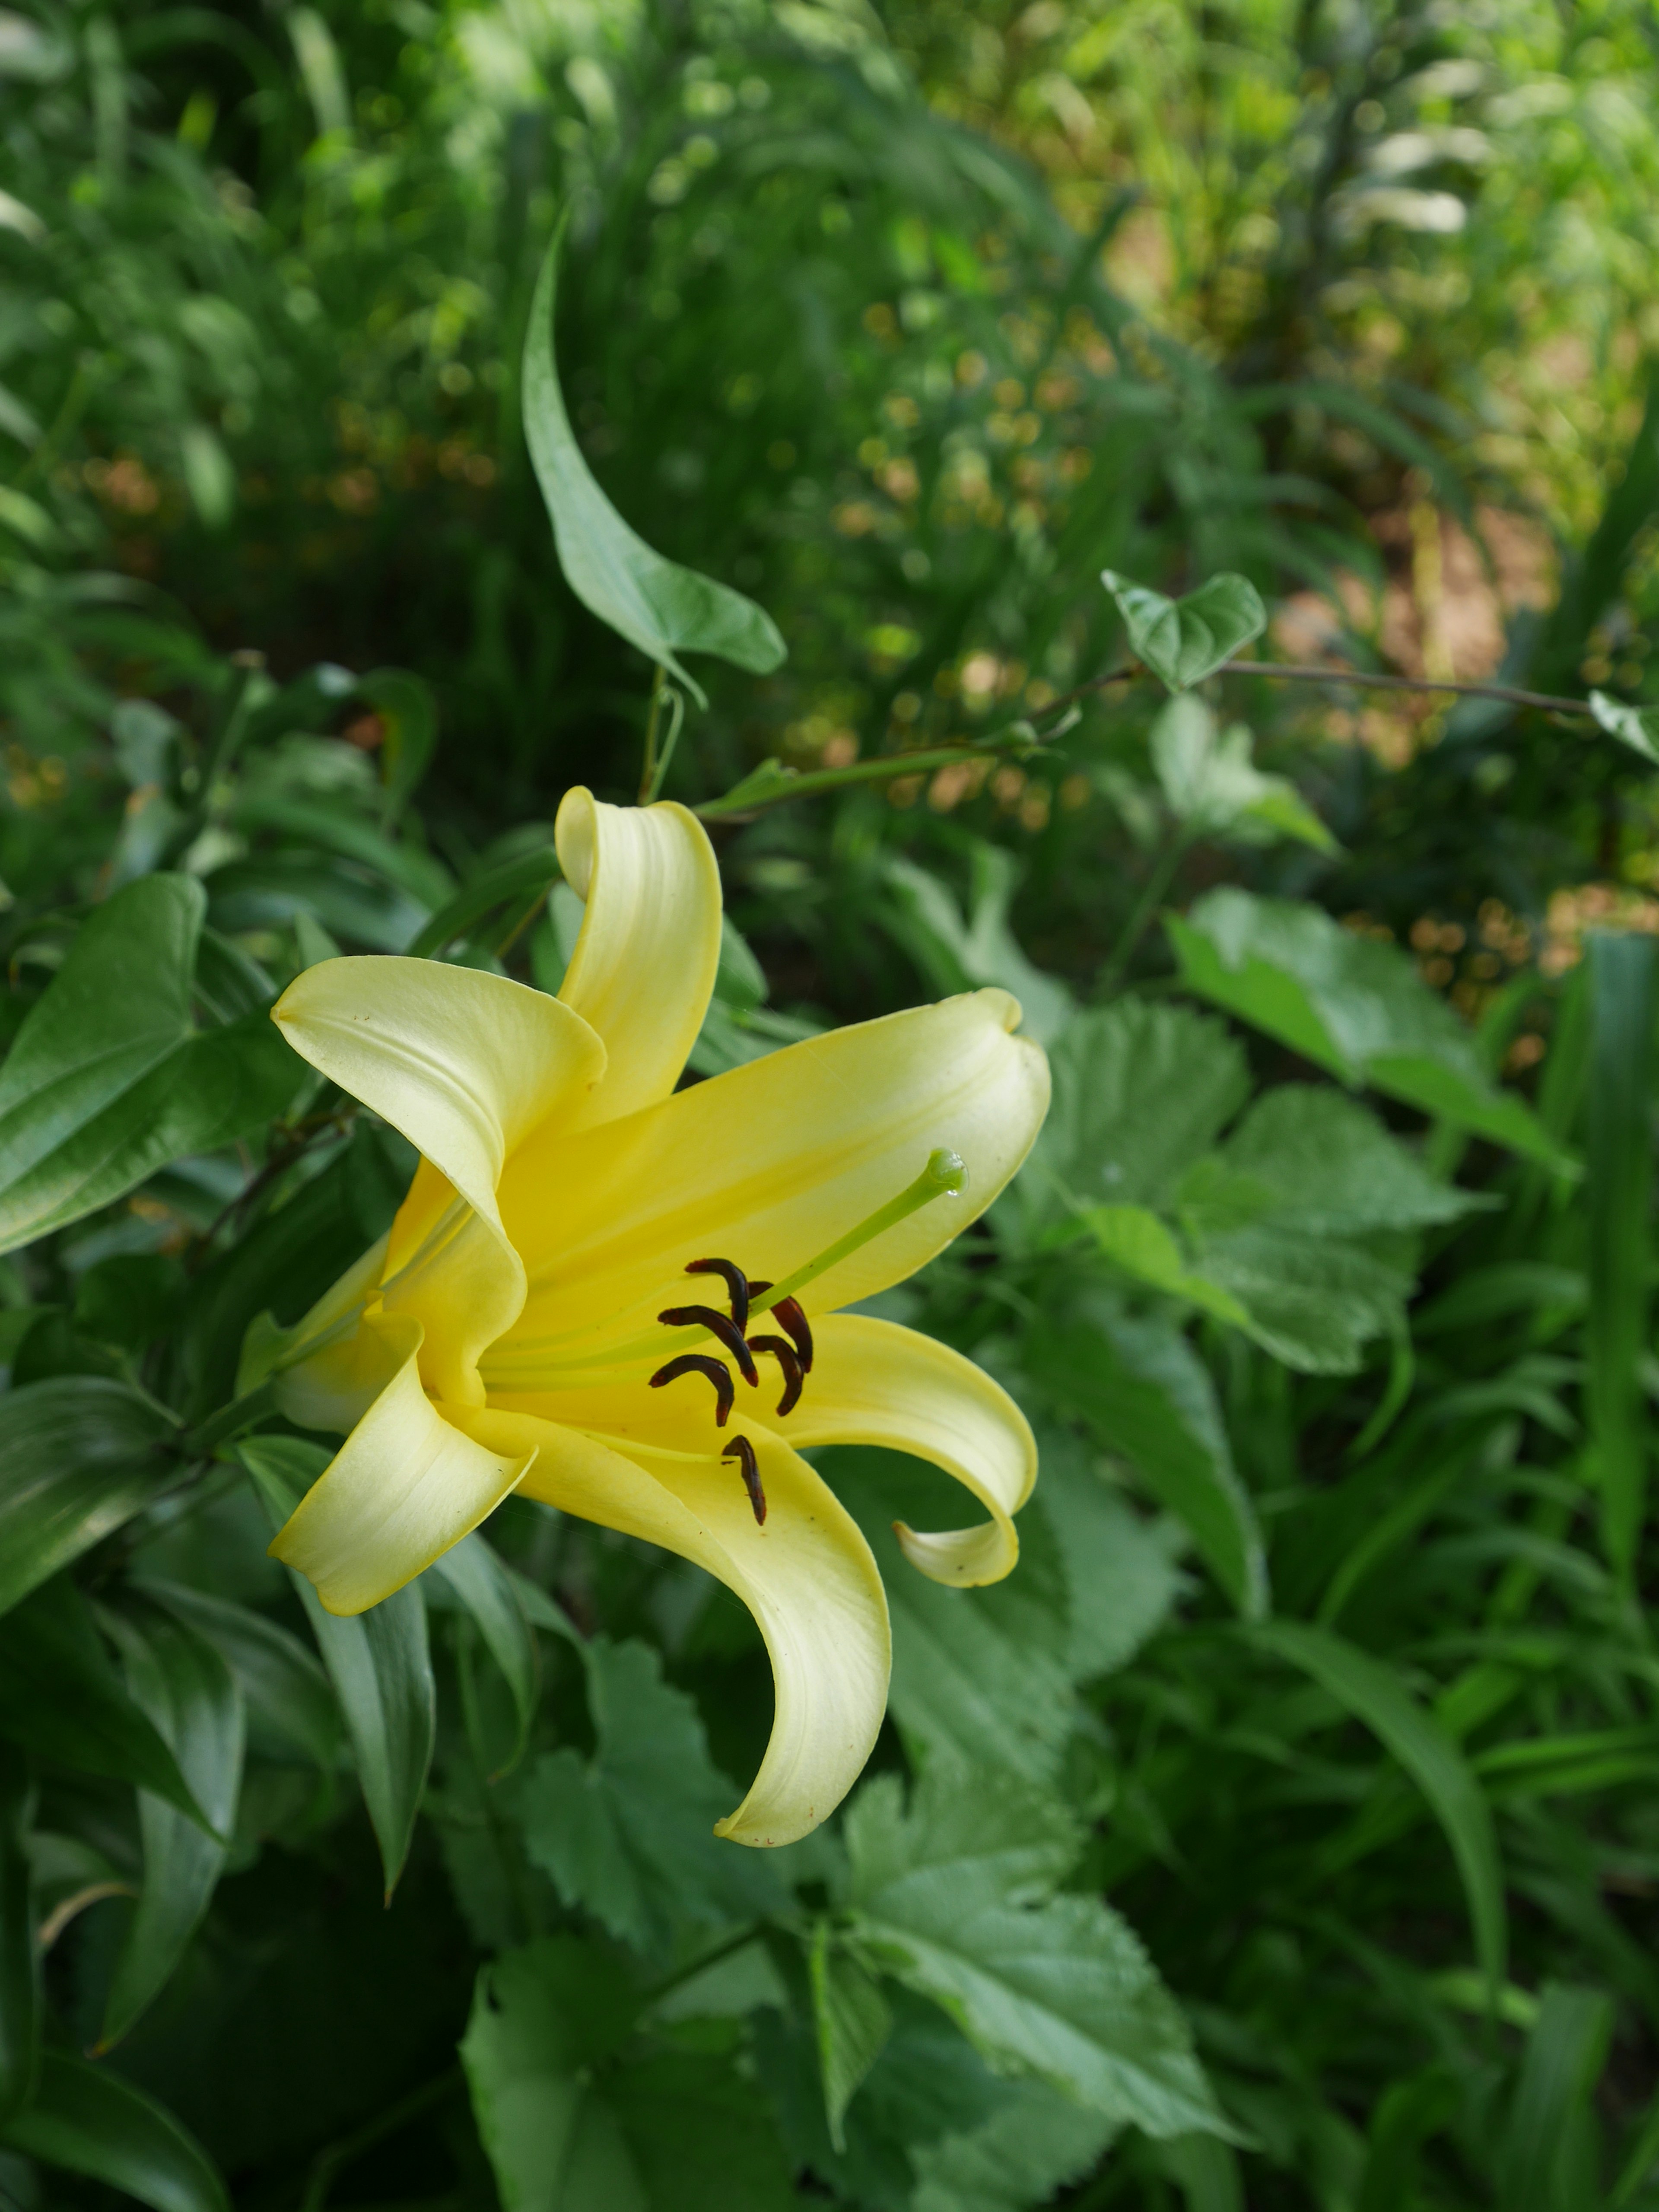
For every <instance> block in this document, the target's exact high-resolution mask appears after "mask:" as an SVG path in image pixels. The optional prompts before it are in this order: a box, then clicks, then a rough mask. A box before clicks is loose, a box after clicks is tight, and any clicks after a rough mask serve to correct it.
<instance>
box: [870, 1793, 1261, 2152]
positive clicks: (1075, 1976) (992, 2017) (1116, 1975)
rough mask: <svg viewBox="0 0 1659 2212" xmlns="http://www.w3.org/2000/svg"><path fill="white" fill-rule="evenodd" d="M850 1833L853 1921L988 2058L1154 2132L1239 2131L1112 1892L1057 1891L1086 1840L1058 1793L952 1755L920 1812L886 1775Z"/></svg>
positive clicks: (918, 1802)
mask: <svg viewBox="0 0 1659 2212" xmlns="http://www.w3.org/2000/svg"><path fill="white" fill-rule="evenodd" d="M847 1843H848V1852H849V1855H850V1860H851V1868H852V1917H851V1923H850V1925H851V1927H852V1929H853V1932H854V1935H855V1936H857V1938H858V1940H859V1941H860V1943H862V1944H863V1945H864V1946H866V1948H868V1949H869V1951H870V1952H871V1954H872V1956H874V1957H875V1958H876V1959H878V1960H879V1961H880V1963H881V1964H882V1965H883V1966H885V1967H886V1968H887V1969H888V1970H889V1971H890V1972H892V1973H894V1974H896V1976H898V1978H900V1979H901V1980H902V1981H904V1982H906V1983H908V1984H909V1986H910V1987H911V1988H912V1989H914V1990H917V1991H918V1992H919V1993H920V1994H921V1995H922V1996H927V1997H931V1998H932V1999H933V2002H935V2003H936V2004H939V2005H941V2006H942V2007H943V2008H945V2011H946V2012H948V2013H949V2014H950V2015H951V2018H952V2019H953V2020H955V2021H956V2022H957V2025H958V2026H959V2027H961V2028H962V2030H963V2033H964V2034H965V2035H966V2036H967V2037H968V2038H969V2041H970V2042H972V2043H973V2044H974V2045H975V2048H976V2049H977V2050H978V2051H980V2052H981V2055H982V2056H983V2057H984V2058H985V2059H986V2060H987V2063H989V2064H990V2065H991V2066H993V2067H994V2069H998V2070H999V2071H1005V2072H1012V2073H1027V2074H1035V2075H1039V2076H1040V2077H1041V2078H1042V2079H1043V2080H1045V2081H1049V2082H1051V2083H1052V2084H1053V2085H1054V2087H1056V2088H1058V2089H1060V2090H1061V2091H1063V2092H1064V2093H1066V2094H1067V2095H1068V2096H1071V2097H1073V2098H1074V2099H1075V2100H1077V2102H1078V2103H1079V2104H1080V2105H1083V2106H1087V2107H1088V2108H1089V2109H1090V2110H1091V2112H1097V2113H1099V2114H1100V2115H1101V2116H1102V2117H1103V2118H1106V2119H1108V2120H1110V2121H1113V2122H1115V2123H1118V2124H1133V2125H1134V2126H1137V2127H1139V2128H1141V2129H1143V2130H1145V2131H1146V2133H1147V2134H1148V2135H1151V2136H1171V2135H1180V2134H1184V2133H1186V2132H1188V2130H1194V2129H1196V2130H1206V2131H1210V2132H1218V2133H1222V2134H1225V2133H1226V2132H1227V2129H1226V2124H1225V2121H1223V2119H1222V2118H1221V2116H1220V2114H1219V2112H1218V2111H1217V2109H1216V2106H1215V2103H1214V2100H1213V2099H1212V2096H1211V2093H1210V2089H1209V2085H1208V2083H1207V2082H1206V2080H1205V2078H1204V2075H1203V2072H1202V2069H1200V2066H1199V2063H1198V2061H1197V2060H1196V2058H1195V2057H1194V2056H1193V2050H1192V2042H1191V2038H1190V2036H1189V2034H1188V2029H1187V2025H1186V2022H1185V2021H1184V2020H1183V2019H1182V2015H1181V2012H1180V2009H1179V2008H1178V2007H1177V2005H1176V2002H1175V2000H1174V1999H1173V1998H1172V1997H1171V1996H1170V1994H1169V1992H1168V1990H1166V1989H1165V1988H1164V1985H1163V1984H1162V1983H1161V1982H1160V1981H1159V1979H1158V1976H1157V1974H1156V1972H1154V1971H1153V1969H1152V1965H1151V1963H1150V1961H1149V1960H1147V1958H1146V1954H1145V1953H1144V1951H1143V1950H1142V1949H1141V1948H1140V1945H1139V1942H1137V1940H1136V1939H1135V1937H1134V1936H1133V1934H1132V1933H1131V1932H1130V1930H1129V1929H1128V1928H1127V1926H1126V1925H1125V1923H1123V1922H1122V1921H1121V1919H1119V1918H1118V1917H1117V1915H1116V1914H1115V1913H1114V1912H1112V1911H1109V1908H1108V1907H1107V1906H1106V1905H1103V1903H1102V1902H1101V1901H1100V1900H1099V1899H1097V1898H1095V1897H1085V1896H1079V1895H1075V1894H1072V1893H1056V1891H1057V1885H1058V1883H1059V1882H1060V1881H1061V1880H1062V1879H1063V1878H1064V1875H1066V1871H1067V1870H1068V1869H1069V1867H1070V1865H1071V1863H1072V1861H1073V1858H1074V1857H1075V1856H1076V1853H1077V1849H1078V1844H1079V1838H1078V1835H1077V1832H1076V1831H1075V1828H1074V1826H1073V1819H1072V1815H1071V1814H1070V1813H1069V1812H1068V1811H1067V1810H1066V1808H1065V1807H1063V1806H1062V1805H1060V1803H1059V1802H1058V1801H1057V1800H1055V1799H1054V1798H1053V1797H1051V1796H1048V1795H1046V1794H1045V1793H1043V1792H1041V1791H1037V1790H1032V1789H1031V1788H1030V1786H1029V1785H1027V1784H1024V1783H1021V1782H1018V1781H1017V1780H1015V1779H1014V1778H1012V1777H1011V1776H1008V1775H1003V1774H996V1773H992V1772H988V1771H987V1772H981V1773H974V1772H971V1771H963V1770H961V1769H957V1768H952V1767H950V1766H947V1765H938V1766H935V1767H933V1768H930V1769H929V1770H928V1771H927V1773H925V1774H924V1775H923V1777H922V1778H921V1782H920V1783H919V1784H917V1787H916V1790H915V1798H914V1801H913V1803H912V1805H911V1807H910V1809H909V1811H908V1813H907V1812H906V1810H905V1808H904V1802H903V1796H902V1789H901V1785H900V1784H899V1782H898V1780H897V1778H896V1777H893V1776H885V1775H884V1776H882V1777H880V1778H878V1779H877V1780H876V1781H874V1782H869V1783H866V1784H865V1785H864V1787H863V1789H862V1790H860V1793H859V1795H858V1796H857V1797H856V1798H855V1799H854V1803H853V1807H852V1809H851V1811H850V1812H849V1814H848V1820H847Z"/></svg>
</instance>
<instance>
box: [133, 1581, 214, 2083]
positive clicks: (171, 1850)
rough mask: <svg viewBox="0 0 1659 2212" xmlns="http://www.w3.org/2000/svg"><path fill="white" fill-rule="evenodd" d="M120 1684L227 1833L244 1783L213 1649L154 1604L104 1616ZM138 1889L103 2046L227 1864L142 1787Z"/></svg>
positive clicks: (179, 1946)
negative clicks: (121, 1669)
mask: <svg viewBox="0 0 1659 2212" xmlns="http://www.w3.org/2000/svg"><path fill="white" fill-rule="evenodd" d="M111 1627H112V1632H113V1634H114V1636H115V1638H116V1640H117V1642H118V1644H119V1645H120V1648H121V1654H122V1658H123V1661H124V1663H125V1668H126V1676H127V1683H128V1686H129V1688H130V1689H131V1692H132V1695H133V1698H134V1700H135V1702H136V1703H137V1705H139V1706H140V1707H141V1708H142V1709H143V1711H145V1712H146V1713H148V1714H149V1717H150V1719H151V1720H152V1721H153V1722H154V1723H155V1727H156V1729H157V1731H158V1733H159V1734H160V1735H161V1736H162V1737H163V1738H164V1739H165V1740H166V1741H167V1744H168V1745H169V1746H170V1747H171V1749H172V1752H173V1757H174V1758H175V1759H177V1760H178V1762H179V1771H180V1772H181V1773H182V1774H183V1775H184V1777H185V1781H186V1782H187V1783H188V1784H190V1787H191V1790H192V1792H193V1793H194V1795H195V1796H196V1798H197V1802H199V1803H200V1805H201V1807H202V1809H203V1810H204V1812H205V1813H206V1814H207V1816H208V1818H209V1820H211V1821H212V1823H213V1825H214V1826H215V1827H216V1829H217V1830H218V1831H219V1836H227V1835H228V1833H229V1832H230V1830H231V1827H232V1826H233V1825H234V1821H235V1818H236V1801H237V1798H238V1796H239V1794H240V1790H241V1782H242V1739H243V1722H242V1698H241V1692H240V1690H239V1689H238V1688H237V1686H236V1683H235V1680H234V1678H233V1676H232V1674H231V1673H230V1669H229V1668H228V1667H227V1666H226V1664H225V1662H224V1661H223V1660H222V1658H221V1657H220V1656H219V1654H218V1652H217V1651H216V1650H215V1649H214V1647H213V1645H212V1644H210V1643H209V1642H208V1640H207V1638H205V1637H204V1636H201V1635H198V1634H197V1632H196V1631H195V1630H194V1629H193V1628H191V1627H188V1626H186V1625H185V1622H184V1621H182V1620H178V1619H176V1618H173V1617H171V1616H169V1615H168V1614H167V1613H163V1612H162V1611H161V1608H160V1607H157V1606H137V1607H133V1608H132V1609H131V1611H130V1612H127V1613H114V1614H112V1615H111ZM138 1826H139V1832H140V1834H141V1836H142V1838H143V1846H144V1885H143V1889H142V1890H141V1891H140V1893H139V1896H138V1909H137V1912H136V1913H135V1914H134V1916H133V1919H132V1924H131V1928H130V1929H129V1930H128V1932H127V1938H126V1942H125V1944H124V1945H123V1946H122V1949H121V1955H120V1957H119V1958H118V1960H117V1961H116V1966H115V1974H114V1978H113V1979H112V1983H111V1984H110V1991H109V1996H108V2000H107V2002H106V2005H105V2008H104V2026H103V2033H102V2034H101V2036H100V2039H99V2040H100V2048H101V2049H104V2050H107V2049H108V2047H109V2046H110V2045H111V2044H112V2043H115V2042H117V2041H118V2040H119V2039H120V2038H121V2037H122V2036H124V2035H125V2033H127V2030H128V2029H129V2028H130V2027H131V2026H132V2024H133V2022H134V2021H136V2020H137V2018H138V2015H140V2014H141V2013H142V2012H143V2010H144V2008H146V2006H148V2005H149V2002H151V2000H152V1999H153V1998H154V1997H155V1996H157V1995H158V1994H159V1993H160V1991H161V1988H162V1986H163V1985H164V1984H165V1983H166V1981H167V1978H168V1976H169V1975H170V1974H171V1973H172V1972H173V1968H174V1967H175V1966H177V1965H178V1963H179V1959H180V1957H181V1956H182V1955H183V1953H184V1949H185V1945H186V1944H187V1943H188V1942H189V1941H190V1939H191V1936H192V1935H193V1934H194V1933H195V1931H196V1928H197V1923H198V1922H199V1921H200V1919H201V1917H202V1915H203V1914H204V1912H205V1911H206V1910H207V1907H208V1903H209V1900H210V1898H211V1897H212V1895H213V1892H214V1887H215V1886H216V1883H217V1881H218V1879H219V1875H220V1873H221V1871H222V1869H223V1866H224V1863H225V1846H224V1844H222V1842H221V1841H220V1840H219V1837H216V1836H211V1835H207V1834H204V1832H203V1831H202V1830H201V1829H200V1828H199V1827H197V1826H195V1825H194V1824H193V1823H191V1822H190V1821H187V1820H185V1819H184V1817H183V1816H182V1814H179V1812H178V1811H177V1810H176V1809H175V1808H173V1806H171V1805H169V1804H168V1803H167V1802H166V1800H165V1799H163V1798H161V1797H157V1796H155V1795H154V1794H153V1792H151V1791H149V1790H141V1791H140V1792H139V1796H138Z"/></svg>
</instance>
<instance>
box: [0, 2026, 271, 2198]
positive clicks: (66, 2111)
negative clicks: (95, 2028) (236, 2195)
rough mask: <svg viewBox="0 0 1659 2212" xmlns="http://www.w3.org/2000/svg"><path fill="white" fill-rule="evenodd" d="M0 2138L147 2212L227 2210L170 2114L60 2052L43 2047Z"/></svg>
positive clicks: (220, 2188)
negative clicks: (23, 2102)
mask: <svg viewBox="0 0 1659 2212" xmlns="http://www.w3.org/2000/svg"><path fill="white" fill-rule="evenodd" d="M0 2143H3V2144H4V2145H5V2146H6V2148H8V2149H9V2150H17V2151H21V2152H22V2153H23V2154H24V2156H25V2157H26V2158H38V2159H39V2160H40V2162H41V2164H42V2165H43V2166H62V2167H63V2168H64V2171H65V2172H70V2173H80V2174H84V2175H86V2177H87V2178H88V2179H89V2180H92V2181H101V2182H104V2183H105V2184H106V2185H107V2186H108V2187H110V2188H112V2189H117V2190H119V2191H121V2192H122V2194H123V2195H124V2196H127V2197H137V2200H138V2202H139V2203H141V2204H148V2205H149V2207H150V2212H230V2198H229V2196H228V2193H227V2191H226V2189H225V2185H224V2183H223V2181H222V2179H220V2176H219V2172H218V2170H217V2168H216V2166H214V2164H213V2161H212V2160H211V2159H210V2158H209V2156H208V2154H207V2153H206V2152H205V2151H204V2149H203V2148H202V2146H201V2145H200V2143H198V2142H197V2140H196V2138H195V2137H194V2136H192V2135H190V2134H189V2133H187V2131H186V2130H185V2129H184V2128H183V2127H181V2126H180V2125H179V2122H178V2121H177V2120H175V2119H174V2118H173V2115H172V2113H171V2112H167V2111H166V2110H165V2109H164V2108H163V2107H162V2106H160V2105H158V2104H157V2103H156V2102H155V2100H154V2098H151V2097H147V2096H146V2095H145V2094H144V2093H143V2090H142V2089H139V2088H136V2087H134V2086H133V2084H132V2083H131V2081H124V2080H123V2079H122V2078H121V2076H120V2075H118V2074H112V2073H110V2072H109V2071H108V2070H107V2069H106V2068H104V2067H102V2066H92V2065H88V2063H87V2062H86V2061H85V2060H84V2059H82V2058H71V2057H69V2055H68V2054H67V2053H66V2052H64V2051H42V2053H41V2054H40V2082H39V2085H38V2087H37V2088H36V2091H35V2094H34V2098H33V2102H32V2103H30V2104H29V2105H28V2106H26V2107H25V2109H24V2110H23V2111H22V2112H18V2113H15V2115H14V2116H13V2117H12V2118H11V2119H10V2120H9V2121H8V2122H7V2123H6V2124H5V2125H4V2126H3V2127H0Z"/></svg>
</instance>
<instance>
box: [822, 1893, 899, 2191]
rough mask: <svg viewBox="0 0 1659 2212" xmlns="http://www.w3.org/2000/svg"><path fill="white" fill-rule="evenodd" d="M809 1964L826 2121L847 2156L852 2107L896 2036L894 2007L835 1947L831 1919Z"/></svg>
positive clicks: (838, 2147)
mask: <svg viewBox="0 0 1659 2212" xmlns="http://www.w3.org/2000/svg"><path fill="white" fill-rule="evenodd" d="M806 1964H807V1972H808V1980H809V1984H810V1986H811V1992H812V2026H813V2032H814V2033H815V2035H816V2037H817V2046H818V2075H819V2078H820V2080H821V2081H823V2112H824V2118H825V2119H826V2121H827V2122H828V2123H829V2141H830V2143H831V2144H832V2146H833V2147H834V2148H835V2149H836V2151H837V2152H838V2153H844V2152H845V2150H846V2148H847V2135H846V2130H845V2128H844V2126H843V2124H842V2123H843V2122H844V2120H845V2119H846V2117H847V2107H848V2105H849V2104H851V2102H852V2100H853V2099H854V2096H855V2095H856V2094H857V2093H858V2091H859V2088H860V2085H861V2084H862V2082H863V2081H864V2080H865V2077H866V2075H867V2074H868V2073H869V2071H870V2069H871V2068H872V2066H873V2065H874V2064H875V2063H876V2061H877V2059H878V2058H879V2057H880V2056H881V2052H882V2046H883V2045H884V2044H885V2042H886V2041H887V2039H888V2037H889V2036H890V2034H891V2033H892V2032H893V2013H892V2008H891V2006H890V2005H889V2003H888V2002H887V2000H886V1998H885V1997H884V1996H883V1995H882V1993H881V1984H880V1983H879V1982H878V1981H877V1980H876V1979H875V1978H874V1977H873V1976H872V1975H871V1974H869V1973H866V1971H865V1969H864V1967H863V1966H860V1963H859V1961H858V1960H857V1959H855V1958H854V1957H853V1955H852V1954H851V1953H850V1952H848V1951H847V1950H846V1949H845V1948H842V1947H840V1946H838V1945H837V1944H836V1940H835V1936H834V1931H833V1930H832V1929H831V1928H830V1925H829V1922H828V1921H827V1920H820V1921H819V1922H818V1923H817V1925H816V1926H815V1927H814V1929H813V1930H812V1941H811V1946H810V1947H809V1948H808V1951H807V1954H806Z"/></svg>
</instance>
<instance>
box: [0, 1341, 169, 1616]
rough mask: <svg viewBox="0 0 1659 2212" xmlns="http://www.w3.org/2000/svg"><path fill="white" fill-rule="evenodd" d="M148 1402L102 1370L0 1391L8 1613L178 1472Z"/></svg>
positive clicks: (0, 1499) (2, 1604)
mask: <svg viewBox="0 0 1659 2212" xmlns="http://www.w3.org/2000/svg"><path fill="white" fill-rule="evenodd" d="M172 1433H173V1429H172V1425H171V1423H170V1422H169V1421H168V1420H167V1416H166V1415H165V1414H164V1413H162V1412H161V1410H160V1409H159V1408H158V1407H155V1406H154V1405H153V1404H151V1402H150V1401H149V1399H147V1398H143V1397H140V1395H138V1393H137V1391H136V1390H131V1389H128V1387H127V1385H126V1384H125V1383H118V1382H115V1381H113V1380H111V1379H109V1378H106V1377H105V1376H93V1375H88V1376H64V1377H63V1378H62V1379H61V1380H54V1381H49V1382H45V1383H28V1384H27V1385H26V1386H25V1387H24V1388H23V1389H16V1390H9V1391H8V1392H6V1394H5V1395H4V1396H3V1397H0V1613H5V1612H7V1611H8V1610H9V1608H10V1607H12V1606H14V1605H15V1604H16V1603H17V1601H18V1600H19V1599H20V1598H21V1597H24V1596H27V1594H28V1592H29V1591H30V1590H32V1589H35V1588H36V1587H37V1586H38V1585H39V1584H40V1583H43V1582H45V1581H46V1580H47V1578H48V1577H50V1576H52V1575H55V1574H56V1573H57V1572H58V1569H59V1568H60V1567H65V1566H67V1565H69V1563H70V1560H71V1559H78V1558H79V1557H80V1555H81V1553H82V1552H85V1551H88V1550H89V1549H90V1548H91V1547H92V1546H93V1545H94V1544H97V1543H100V1542H101V1541H103V1539H104V1538H105V1537H106V1536H107V1535H109V1534H112V1532H113V1531H114V1530H115V1529H117V1528H119V1527H120V1526H121V1525H122V1523H123V1522H126V1521H130V1520H131V1518H132V1516H133V1515H134V1514H135V1513H138V1512H142V1511H143V1508H144V1507H145V1506H146V1505H148V1504H149V1503H150V1501H151V1500H152V1499H153V1498H155V1497H156V1496H157V1495H158V1494H159V1493H160V1492H161V1490H162V1489H163V1488H164V1487H165V1486H166V1485H167V1481H168V1480H169V1479H170V1478H171V1477H173V1476H176V1475H177V1474H178V1473H179V1464H178V1462H177V1461H176V1460H173V1459H171V1458H169V1457H168V1456H167V1455H166V1454H165V1453H164V1452H163V1451H162V1450H161V1449H160V1447H161V1444H162V1443H163V1442H164V1440H165V1439H166V1438H167V1437H168V1436H170V1435H171V1434H172Z"/></svg>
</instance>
